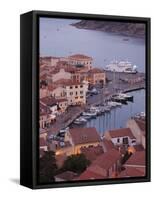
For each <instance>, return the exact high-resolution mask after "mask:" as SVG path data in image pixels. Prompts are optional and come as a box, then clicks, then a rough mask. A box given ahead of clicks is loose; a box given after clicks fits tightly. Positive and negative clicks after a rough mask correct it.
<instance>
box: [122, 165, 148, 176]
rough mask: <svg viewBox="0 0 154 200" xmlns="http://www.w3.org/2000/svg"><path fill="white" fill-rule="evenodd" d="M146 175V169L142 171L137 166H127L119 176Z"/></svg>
mask: <svg viewBox="0 0 154 200" xmlns="http://www.w3.org/2000/svg"><path fill="white" fill-rule="evenodd" d="M140 176H145V171H140V170H138V169H137V168H135V167H126V168H125V170H123V171H122V172H121V173H120V174H119V177H120V178H122V177H140Z"/></svg>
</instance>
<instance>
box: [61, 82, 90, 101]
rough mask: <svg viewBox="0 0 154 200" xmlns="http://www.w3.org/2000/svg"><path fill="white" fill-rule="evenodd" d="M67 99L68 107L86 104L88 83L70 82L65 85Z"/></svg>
mask: <svg viewBox="0 0 154 200" xmlns="http://www.w3.org/2000/svg"><path fill="white" fill-rule="evenodd" d="M64 87H65V89H66V98H67V100H68V105H82V104H86V93H87V90H88V85H87V84H86V83H81V82H80V83H79V82H76V81H70V82H67V83H66V84H65V86H64Z"/></svg>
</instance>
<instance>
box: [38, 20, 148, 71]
mask: <svg viewBox="0 0 154 200" xmlns="http://www.w3.org/2000/svg"><path fill="white" fill-rule="evenodd" d="M77 21H79V20H70V19H52V18H40V55H41V56H68V55H71V54H76V53H81V54H86V55H89V56H92V57H93V59H94V66H96V67H100V68H103V67H105V66H106V65H107V64H109V63H110V61H112V60H128V61H130V62H132V63H133V64H135V65H137V66H138V70H139V71H142V72H144V71H145V41H144V39H140V38H133V37H127V38H128V39H129V40H128V41H124V40H123V39H124V38H125V37H124V36H121V35H115V34H110V33H104V32H101V31H95V30H84V29H77V28H75V27H73V26H71V25H70V24H71V23H75V22H77Z"/></svg>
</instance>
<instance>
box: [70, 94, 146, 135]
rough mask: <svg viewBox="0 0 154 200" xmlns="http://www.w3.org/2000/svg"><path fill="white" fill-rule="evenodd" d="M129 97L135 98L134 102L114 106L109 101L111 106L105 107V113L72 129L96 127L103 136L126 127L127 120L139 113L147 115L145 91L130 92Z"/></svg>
mask: <svg viewBox="0 0 154 200" xmlns="http://www.w3.org/2000/svg"><path fill="white" fill-rule="evenodd" d="M127 95H130V96H133V101H127V105H126V104H121V105H120V104H119V105H116V106H115V105H114V106H112V105H111V104H112V103H111V102H112V101H111V102H110V101H109V102H108V103H109V105H108V106H104V112H102V114H101V115H97V116H96V117H95V118H94V117H93V118H89V120H87V122H86V123H84V124H78V125H76V124H74V123H73V124H72V125H71V127H76V126H81V127H95V128H96V129H97V131H98V132H99V133H100V134H101V135H103V133H104V132H105V131H106V130H111V129H115V128H122V127H125V126H126V122H127V120H128V119H129V118H131V117H134V116H136V115H137V114H138V113H142V115H145V110H143V108H145V90H139V91H134V92H130V93H128V94H127ZM139 102H140V103H139ZM106 108H107V109H108V110H107V111H105V109H106ZM141 111H142V112H141ZM89 115H90V114H89Z"/></svg>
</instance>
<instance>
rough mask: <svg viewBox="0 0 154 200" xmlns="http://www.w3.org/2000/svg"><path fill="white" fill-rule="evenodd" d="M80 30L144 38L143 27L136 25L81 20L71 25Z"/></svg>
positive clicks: (142, 25)
mask: <svg viewBox="0 0 154 200" xmlns="http://www.w3.org/2000/svg"><path fill="white" fill-rule="evenodd" d="M71 25H72V26H75V27H76V28H80V29H91V30H99V31H104V32H110V33H116V34H122V35H124V36H133V37H142V38H143V37H144V36H145V25H144V24H139V23H138V24H137V23H124V22H107V21H94V20H81V21H80V22H77V23H74V24H71Z"/></svg>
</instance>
